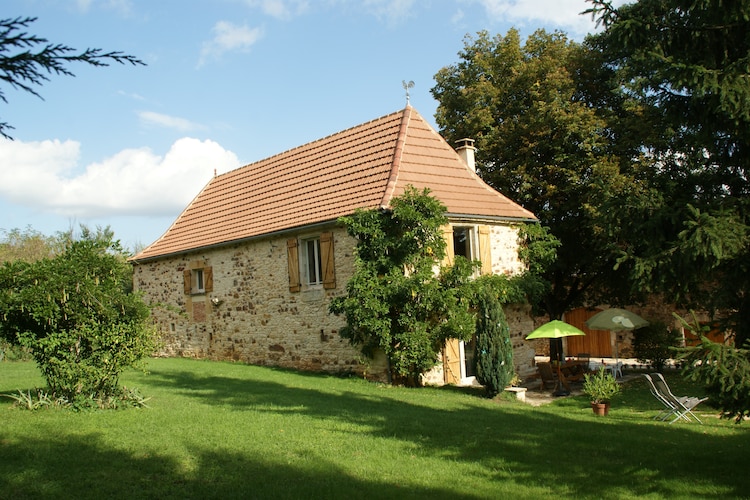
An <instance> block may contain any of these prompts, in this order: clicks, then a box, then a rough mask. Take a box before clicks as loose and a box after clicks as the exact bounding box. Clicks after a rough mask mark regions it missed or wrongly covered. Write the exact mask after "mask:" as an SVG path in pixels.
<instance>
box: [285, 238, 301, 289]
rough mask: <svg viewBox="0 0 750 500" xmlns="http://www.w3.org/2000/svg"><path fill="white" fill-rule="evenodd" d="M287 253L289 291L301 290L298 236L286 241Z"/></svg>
mask: <svg viewBox="0 0 750 500" xmlns="http://www.w3.org/2000/svg"><path fill="white" fill-rule="evenodd" d="M286 255H287V263H288V266H289V291H290V292H299V290H300V281H299V250H298V248H297V238H290V239H288V240H287V241H286Z"/></svg>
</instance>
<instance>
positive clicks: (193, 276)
mask: <svg viewBox="0 0 750 500" xmlns="http://www.w3.org/2000/svg"><path fill="white" fill-rule="evenodd" d="M182 279H183V291H184V292H185V295H195V294H200V293H209V292H212V291H213V290H214V273H213V268H212V267H211V266H207V265H206V263H205V262H203V261H194V262H191V263H190V265H189V266H188V268H187V269H185V270H184V271H183V272H182Z"/></svg>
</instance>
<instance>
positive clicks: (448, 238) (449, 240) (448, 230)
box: [441, 224, 455, 266]
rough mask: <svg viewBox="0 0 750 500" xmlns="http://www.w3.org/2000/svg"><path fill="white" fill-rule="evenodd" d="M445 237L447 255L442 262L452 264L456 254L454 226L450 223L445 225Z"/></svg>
mask: <svg viewBox="0 0 750 500" xmlns="http://www.w3.org/2000/svg"><path fill="white" fill-rule="evenodd" d="M443 239H444V240H445V257H443V262H441V264H442V265H444V266H452V265H453V261H454V260H455V256H454V255H453V228H452V227H451V225H450V224H448V225H446V226H443Z"/></svg>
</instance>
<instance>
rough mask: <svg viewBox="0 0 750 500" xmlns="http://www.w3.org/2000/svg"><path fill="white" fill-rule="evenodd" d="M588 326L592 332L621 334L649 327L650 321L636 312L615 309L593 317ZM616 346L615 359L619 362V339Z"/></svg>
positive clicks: (588, 321) (615, 343)
mask: <svg viewBox="0 0 750 500" xmlns="http://www.w3.org/2000/svg"><path fill="white" fill-rule="evenodd" d="M586 326H587V327H589V328H591V329H592V330H609V331H610V332H612V333H613V334H614V332H619V331H622V330H635V329H637V328H641V327H644V326H648V321H646V320H645V319H643V318H641V317H640V316H638V315H637V314H636V313H634V312H630V311H628V310H626V309H618V308H616V307H613V308H611V309H605V310H604V311H602V312H600V313H597V314H595V315H593V316H591V317H590V318H589V319H588V320H586ZM614 346H615V359H616V360H619V357H618V355H617V337H616V336H615V340H614Z"/></svg>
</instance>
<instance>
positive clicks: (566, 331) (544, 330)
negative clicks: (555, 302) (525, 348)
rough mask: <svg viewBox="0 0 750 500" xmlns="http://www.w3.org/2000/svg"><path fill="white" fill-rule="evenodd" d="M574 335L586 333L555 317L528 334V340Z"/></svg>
mask: <svg viewBox="0 0 750 500" xmlns="http://www.w3.org/2000/svg"><path fill="white" fill-rule="evenodd" d="M572 335H586V334H585V333H583V330H580V329H578V328H576V327H575V326H573V325H571V324H570V323H566V322H564V321H560V320H559V319H555V320H552V321H550V322H549V323H545V324H543V325H542V326H540V327H539V328H537V329H536V330H534V331H533V332H531V333H530V334H528V335H527V336H526V340H534V339H561V338H563V337H570V336H572Z"/></svg>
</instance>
